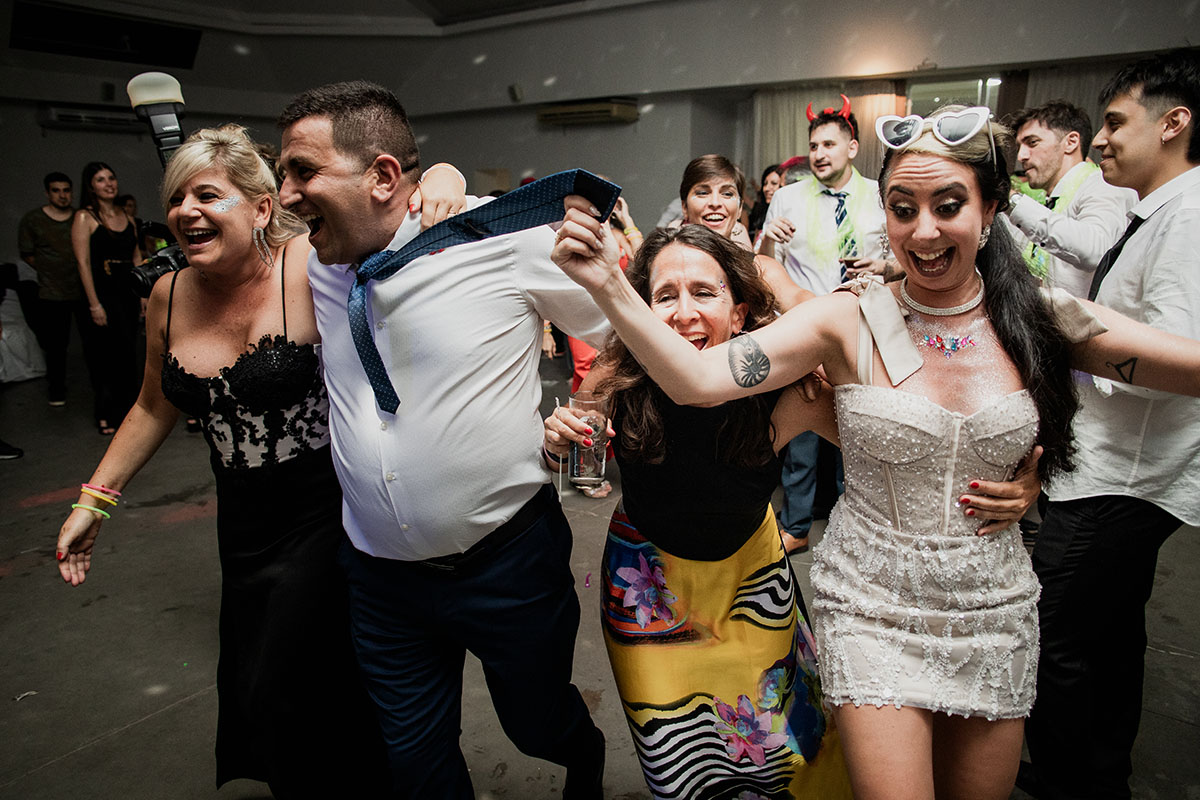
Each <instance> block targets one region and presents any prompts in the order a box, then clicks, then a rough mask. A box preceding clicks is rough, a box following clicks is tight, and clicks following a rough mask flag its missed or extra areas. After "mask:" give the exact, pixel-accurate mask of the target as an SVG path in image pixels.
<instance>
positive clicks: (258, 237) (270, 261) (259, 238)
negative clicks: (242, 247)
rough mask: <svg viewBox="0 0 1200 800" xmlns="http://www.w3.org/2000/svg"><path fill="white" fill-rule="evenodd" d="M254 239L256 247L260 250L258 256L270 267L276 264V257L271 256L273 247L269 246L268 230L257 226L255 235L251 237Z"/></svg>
mask: <svg viewBox="0 0 1200 800" xmlns="http://www.w3.org/2000/svg"><path fill="white" fill-rule="evenodd" d="M250 238H251V239H253V240H254V249H255V250H257V251H258V257H259V258H261V259H262V262H263V263H264V264H266V265H267V266H268V267H273V266H275V259H274V258H272V257H271V248H270V247H268V246H267V232H266V231H264V230H263V229H262V228H255V229H254V233H253V235H252V236H251V237H250Z"/></svg>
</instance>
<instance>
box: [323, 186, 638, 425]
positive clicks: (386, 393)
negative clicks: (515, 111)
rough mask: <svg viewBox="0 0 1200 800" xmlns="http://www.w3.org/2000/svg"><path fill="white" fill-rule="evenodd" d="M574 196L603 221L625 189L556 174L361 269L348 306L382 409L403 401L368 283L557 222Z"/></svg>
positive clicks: (462, 216)
mask: <svg viewBox="0 0 1200 800" xmlns="http://www.w3.org/2000/svg"><path fill="white" fill-rule="evenodd" d="M571 194H577V195H581V196H583V197H584V198H586V199H587V200H588V201H589V202H590V203H591V204H592V205H593V206H595V207H596V208H598V209H599V210H600V219H601V220H606V219H608V215H609V214H611V213H612V210H613V206H614V205H616V202H617V197H619V196H620V194H621V187H620V186H617V185H616V184H613V183H609V182H608V181H606V180H604V179H602V178H599V177H597V176H595V175H593V174H592V173H590V172H588V171H587V170H582V169H571V170H567V171H565V172H556V173H555V174H553V175H548V176H546V177H545V178H542V179H541V180H537V181H534V182H533V183H529V184H526V185H525V186H522V187H520V188H519V189H514V190H512V191H511V192H509V193H508V194H504V195H501V196H500V197H497V198H496V199H495V200H493V201H491V202H490V203H484V204H483V205H481V206H478V207H477V208H473V209H471V210H470V211H465V212H463V213H462V214H458V215H456V216H453V217H450V218H449V219H447V220H444V221H443V222H439V223H438V224H437V225H434V226H433V227H432V228H429V229H428V230H426V231H425V232H423V233H421V234H419V235H418V236H416V237H415V238H414V239H413V240H412V241H410V242H409V243H408V244H406V245H405V246H404V247H402V248H401V249H400V250H384V251H382V252H379V253H376V254H375V255H373V256H370V257H369V258H367V259H366V260H364V261H363V262H362V264H361V265H359V267H358V271H357V275H356V277H355V280H354V285H353V286H351V287H350V298H349V301H348V303H347V311H348V312H349V315H350V335H351V336H352V337H353V338H354V349H355V350H357V351H358V360H359V361H360V362H362V365H363V369H364V370H365V371H366V373H367V379H368V380H369V381H370V382H371V389H372V390H373V391H374V392H375V402H376V403H378V404H379V407H380V408H382V409H383V410H384V411H387V412H389V413H392V414H395V413H396V409H397V408H399V407H400V398H399V396H398V395H397V394H396V389H395V388H394V387H393V386H392V382H391V380H390V379H389V378H388V375H387V368H386V367H384V365H383V359H382V358H381V357H380V356H379V348H377V347H376V346H375V340H374V339H373V338H372V336H371V328H370V326H369V325H368V324H367V284H368V283H369V282H370V281H373V280H376V281H381V280H384V279H386V278H390V277H391V276H392V275H394V274H396V273H397V272H399V271H400V269H401V268H402V267H404V266H405V265H406V264H408V262H410V261H412V260H414V259H416V258H419V257H420V256H424V255H431V254H433V253H436V252H438V251H440V250H444V249H446V248H447V247H453V246H455V245H458V244H466V243H468V242H478V241H481V240H483V239H488V238H491V237H492V236H502V235H504V234H506V233H515V232H516V231H523V230H526V229H528V228H536V227H538V226H539V225H547V224H549V223H551V222H557V221H559V220H561V219H562V218H563V216H564V214H565V211H564V210H563V198H565V197H566V196H567V195H571Z"/></svg>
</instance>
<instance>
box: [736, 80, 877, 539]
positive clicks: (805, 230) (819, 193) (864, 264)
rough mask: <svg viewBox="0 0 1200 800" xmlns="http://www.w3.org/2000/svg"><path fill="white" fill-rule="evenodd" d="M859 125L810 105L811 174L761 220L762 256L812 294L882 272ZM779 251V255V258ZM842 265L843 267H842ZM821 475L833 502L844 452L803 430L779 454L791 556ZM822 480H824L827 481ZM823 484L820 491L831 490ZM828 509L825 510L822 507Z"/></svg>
mask: <svg viewBox="0 0 1200 800" xmlns="http://www.w3.org/2000/svg"><path fill="white" fill-rule="evenodd" d="M856 155H858V120H857V119H855V117H854V114H853V113H852V112H851V111H850V102H849V101H848V100H845V98H844V96H843V103H842V107H841V109H833V108H827V109H825V110H824V111H822V112H821V113H819V114H813V113H812V108H811V104H810V107H809V125H808V164H809V167H811V169H812V174H811V175H808V176H806V177H804V178H802V179H801V180H799V181H797V182H796V183H792V184H788V185H787V186H781V187H780V188H779V189H777V190H776V192H775V196H774V197H772V198H771V205H770V206H768V208H767V216H766V219H765V220H764V222H763V232H762V237H761V239H760V241H759V252H761V253H763V254H764V255H768V256H772V257H775V258H778V259H779V260H780V261H781V262H783V265H784V267H785V268H786V269H787V271H788V275H790V276H791V278H792V280H794V281H795V282H796V283H797V284H799V285H800V286H801V287H802V288H804V289H808V290H809V291H811V292H812V293H813V294H815V295H818V296H820V295H824V294H829V293H830V292H832V291H833V290H834V289H836V288H837V287H838V286H839V285H840V284H841V283H842V282H843V281H844V280H845V279H846V277H847V275H849V277H853V276H855V275H857V274H859V273H860V272H873V273H877V274H882V273H883V271H884V268H885V262H884V260H883V245H882V244H881V242H880V236H881V235H882V234H883V229H884V218H883V205H882V203H881V201H880V199H879V184H878V183H877V182H875V181H873V180H868V179H867V178H864V177H863V176H862V175H861V174H859V172H858V170H857V169H855V168H854V164H853V161H854V157H855V156H856ZM778 249H782V250H783V252H782V255H780V254H779V253H777V250H778ZM843 263H845V266H843ZM818 460H821V461H822V462H823V463H824V464H829V465H831V466H830V469H829V470H824V469H822V472H823V473H825V474H830V473H832V474H833V475H834V476H835V477H834V479H833V480H831V481H829V482H830V483H836V484H837V486H836V488H835V489H832V490H831V491H827V492H824V493H825V494H827V495H829V494H831V495H832V497H830V498H829V500H830V502H829V506H832V500H834V499H836V497H837V495H838V494H840V493H841V483H842V477H841V473H842V464H841V461H842V459H841V453H840V452H839V451H838V449H837V448H836V447H834V446H833V445H831V444H829V443H828V442H824V441H822V440H821V438H820V437H818V436H817V435H816V434H815V433H802V434H800V435H799V436H797V437H796V438H795V439H792V441H791V442H789V443H788V446H787V449H786V450H784V452H783V475H782V481H783V491H784V501H783V508H782V509H780V515H779V518H780V522H781V528H782V533H783V536H784V544H785V545H786V546H787V548H788V552H803V551H805V550H807V549H808V532H809V529H810V528H811V527H812V522H813V517H814V513H813V504H814V501H815V500H816V498H817V495H818V494H819V492H818V486H817V482H818V468H817V463H818ZM826 480H829V479H828V478H827V479H826ZM829 488H830V487H828V486H825V485H824V482H823V486H822V489H829ZM823 510H825V511H827V510H828V509H823Z"/></svg>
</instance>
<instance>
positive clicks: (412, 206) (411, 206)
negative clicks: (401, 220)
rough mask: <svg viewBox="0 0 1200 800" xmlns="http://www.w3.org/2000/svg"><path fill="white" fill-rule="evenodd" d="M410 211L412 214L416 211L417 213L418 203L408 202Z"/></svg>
mask: <svg viewBox="0 0 1200 800" xmlns="http://www.w3.org/2000/svg"><path fill="white" fill-rule="evenodd" d="M408 213H410V214H415V213H417V204H416V203H409V204H408Z"/></svg>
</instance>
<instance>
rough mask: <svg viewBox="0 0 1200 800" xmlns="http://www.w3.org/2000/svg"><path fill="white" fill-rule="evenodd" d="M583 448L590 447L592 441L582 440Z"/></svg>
mask: <svg viewBox="0 0 1200 800" xmlns="http://www.w3.org/2000/svg"><path fill="white" fill-rule="evenodd" d="M583 446H584V447H591V446H592V440H591V439H584V440H583Z"/></svg>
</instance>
